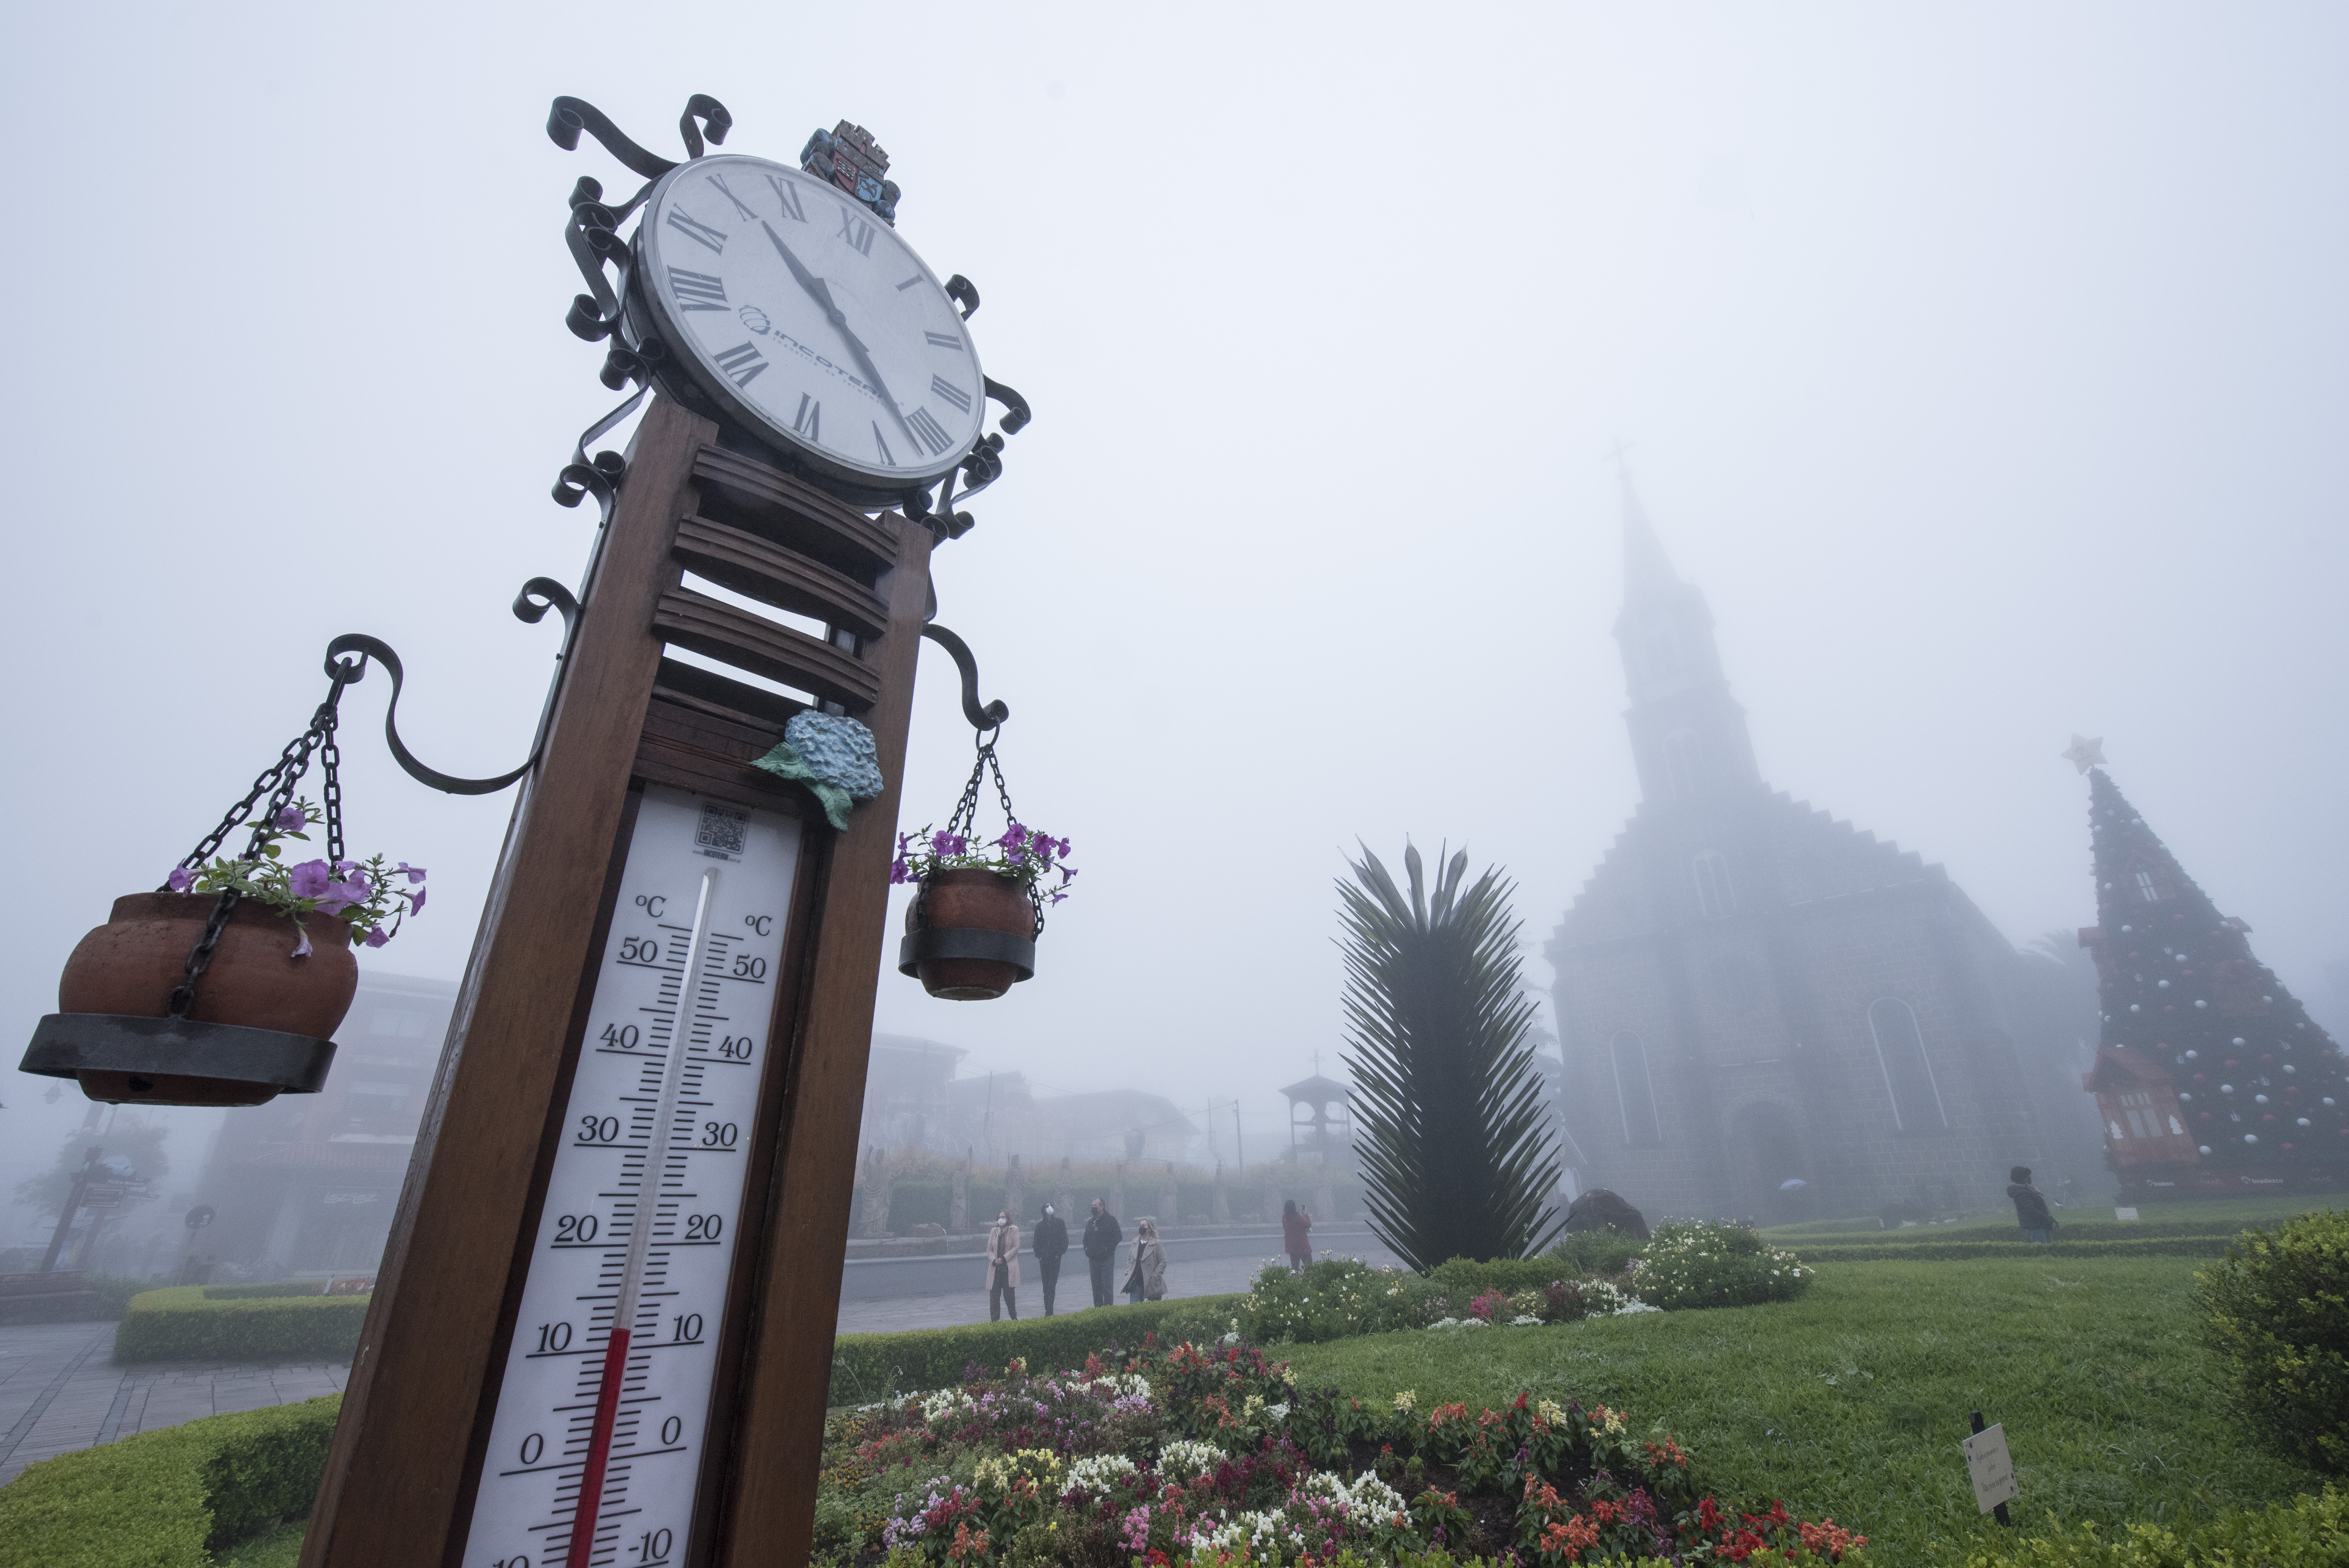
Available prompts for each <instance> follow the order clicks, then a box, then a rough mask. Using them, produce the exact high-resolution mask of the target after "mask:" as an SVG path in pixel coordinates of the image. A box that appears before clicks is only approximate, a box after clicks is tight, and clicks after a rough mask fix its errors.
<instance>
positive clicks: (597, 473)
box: [546, 93, 734, 521]
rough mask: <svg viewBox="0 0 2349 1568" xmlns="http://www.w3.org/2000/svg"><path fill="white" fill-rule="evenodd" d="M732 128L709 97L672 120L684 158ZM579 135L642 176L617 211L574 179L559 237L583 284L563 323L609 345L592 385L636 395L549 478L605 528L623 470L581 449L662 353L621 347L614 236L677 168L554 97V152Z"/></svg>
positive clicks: (624, 269)
mask: <svg viewBox="0 0 2349 1568" xmlns="http://www.w3.org/2000/svg"><path fill="white" fill-rule="evenodd" d="M733 127H734V117H733V115H732V114H730V113H729V112H728V110H727V108H726V106H725V105H724V104H722V103H719V101H718V100H717V99H716V98H711V97H710V96H709V94H707V93H695V94H694V95H693V96H692V97H691V98H688V99H687V100H686V104H685V113H684V114H683V115H681V116H679V117H678V135H679V137H681V138H682V139H684V142H685V148H686V154H687V156H688V159H694V158H699V157H700V156H701V155H702V153H703V151H704V150H705V148H704V140H703V139H704V136H705V134H706V135H707V138H708V139H709V142H713V143H722V142H723V141H725V139H726V133H727V132H728V131H730V130H731V129H733ZM582 131H585V132H586V133H587V134H588V135H590V136H593V137H594V138H595V139H596V140H597V141H599V142H601V143H602V144H603V146H604V150H605V151H607V152H609V153H610V154H611V155H612V156H613V157H615V158H616V159H618V160H620V161H621V162H622V163H623V164H625V165H626V166H627V167H628V168H629V169H631V170H635V171H636V173H638V174H641V175H643V176H644V177H645V184H644V186H643V188H642V189H640V190H639V191H637V192H636V194H635V195H634V196H631V197H630V198H628V200H627V201H624V202H622V203H621V204H620V205H618V206H616V207H615V206H612V205H610V204H609V203H607V202H606V201H605V200H604V187H603V184H602V183H601V182H600V181H596V180H594V179H592V178H590V177H588V176H586V175H582V176H580V178H579V181H578V182H577V183H576V184H574V185H573V186H572V188H571V202H570V217H569V218H568V219H567V220H566V221H565V222H564V231H563V240H564V245H565V246H566V247H567V248H568V249H569V250H570V252H571V259H572V261H573V262H574V263H576V265H577V266H578V268H579V275H580V277H581V278H582V279H584V280H585V282H586V284H587V292H586V293H585V294H578V295H575V296H574V297H573V299H572V301H571V309H570V311H569V312H568V313H567V314H566V315H564V318H563V324H564V325H565V326H567V327H569V328H570V329H571V331H572V333H573V334H574V335H576V336H578V337H580V338H582V339H584V340H585V341H586V342H589V343H601V342H604V341H605V339H607V338H608V339H611V340H612V346H611V347H610V348H609V349H608V350H606V351H605V355H604V363H603V366H602V367H601V368H600V369H599V370H598V371H597V373H596V378H597V379H598V380H600V381H602V382H603V383H604V385H605V386H606V387H610V388H611V389H612V390H613V391H615V392H618V391H621V390H624V389H625V388H626V387H627V386H628V385H629V383H631V382H634V383H635V384H636V391H635V392H633V393H632V394H630V396H629V397H628V399H627V401H626V402H625V403H622V404H621V405H620V406H619V407H617V408H615V409H614V410H612V412H611V413H609V414H607V415H605V417H604V418H601V419H599V420H597V421H596V422H595V424H593V425H591V426H589V427H588V428H587V430H586V432H585V434H583V435H582V436H581V437H580V438H579V441H578V444H577V445H576V446H575V447H574V449H572V453H571V461H570V462H568V463H567V464H565V465H564V469H563V471H562V472H561V473H560V474H559V475H557V476H556V478H555V481H554V499H555V500H557V501H558V502H560V503H561V504H562V505H564V506H577V505H578V504H579V503H580V502H581V501H582V500H585V499H586V498H587V497H588V496H591V495H592V496H594V497H595V499H596V500H597V502H598V503H599V505H600V506H601V508H602V510H603V511H604V513H605V521H610V513H611V503H612V497H613V495H614V493H615V492H616V490H617V488H618V485H619V482H620V480H621V478H622V477H623V476H624V475H625V474H626V471H627V463H626V459H623V458H622V457H621V456H620V454H619V453H617V452H611V451H605V452H598V453H596V454H595V456H594V457H592V458H591V457H589V456H588V455H587V449H588V448H589V446H591V445H592V444H594V443H595V441H597V440H599V439H601V438H603V437H604V436H605V434H606V433H607V432H609V431H610V430H611V429H612V428H614V427H616V425H618V424H619V422H620V421H621V420H623V419H625V418H627V417H628V416H629V415H630V414H633V413H635V412H636V407H637V406H638V405H639V404H641V403H642V402H643V401H644V399H645V394H646V393H647V391H649V390H650V389H651V387H652V381H653V368H654V366H656V365H657V363H658V362H659V359H660V354H661V349H660V345H659V343H658V342H657V341H655V340H647V341H646V342H644V343H642V344H638V345H636V346H629V345H627V344H626V343H624V342H622V341H620V315H621V310H622V302H623V301H625V300H626V298H627V294H628V267H629V253H628V242H626V240H624V239H622V238H621V237H620V225H621V224H622V223H625V222H627V221H628V218H629V217H630V215H631V214H633V213H634V212H635V211H636V209H637V208H638V207H640V206H642V205H643V204H644V201H645V199H646V198H647V197H648V196H650V195H651V194H652V188H653V182H654V181H657V180H658V179H659V178H660V177H661V176H662V175H664V174H667V172H668V171H669V170H672V169H675V168H677V167H678V165H677V164H676V163H675V162H673V161H671V160H668V159H666V158H661V157H658V156H657V155H656V154H653V153H650V152H647V151H646V150H644V149H643V148H641V147H638V146H637V145H636V143H635V142H634V141H632V140H630V139H628V137H627V136H626V134H625V133H624V132H622V131H621V129H619V127H617V126H616V125H614V124H613V123H612V121H611V119H609V118H608V117H607V116H605V113H604V111H603V110H601V109H599V108H596V107H595V105H594V104H591V103H589V102H587V101H586V100H585V98H556V99H555V100H554V108H553V109H552V110H551V111H549V113H548V115H547V120H546V134H547V135H548V136H549V137H551V138H553V139H554V144H555V145H556V146H557V147H560V148H562V149H563V150H564V151H566V152H570V151H576V150H578V147H579V136H580V133H581V132H582ZM606 267H611V268H616V269H617V276H616V277H614V276H610V275H607V274H606V273H605V268H606Z"/></svg>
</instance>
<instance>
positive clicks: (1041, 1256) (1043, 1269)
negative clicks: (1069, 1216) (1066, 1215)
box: [1028, 1203, 1069, 1317]
mask: <svg viewBox="0 0 2349 1568" xmlns="http://www.w3.org/2000/svg"><path fill="white" fill-rule="evenodd" d="M1028 1244H1029V1246H1030V1248H1031V1249H1032V1250H1033V1251H1034V1252H1035V1253H1036V1273H1037V1274H1039V1275H1040V1276H1041V1277H1042V1279H1043V1281H1044V1315H1045V1316H1047V1317H1050V1316H1051V1315H1052V1292H1053V1291H1054V1290H1055V1289H1056V1288H1057V1287H1058V1286H1059V1285H1060V1283H1061V1256H1062V1254H1064V1253H1067V1252H1068V1250H1069V1222H1068V1221H1066V1220H1063V1219H1062V1218H1061V1216H1060V1215H1058V1214H1056V1213H1054V1212H1052V1205H1051V1204H1050V1203H1047V1204H1045V1205H1044V1217H1043V1218H1042V1219H1040V1220H1039V1221H1037V1222H1036V1234H1035V1236H1034V1237H1033V1238H1032V1239H1031V1240H1030V1242H1029V1243H1028Z"/></svg>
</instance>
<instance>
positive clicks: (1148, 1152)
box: [857, 1035, 1203, 1163]
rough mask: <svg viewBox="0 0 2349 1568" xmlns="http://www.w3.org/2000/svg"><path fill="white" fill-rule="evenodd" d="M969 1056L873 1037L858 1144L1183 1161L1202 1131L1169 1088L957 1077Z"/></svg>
mask: <svg viewBox="0 0 2349 1568" xmlns="http://www.w3.org/2000/svg"><path fill="white" fill-rule="evenodd" d="M968 1054H969V1053H968V1052H967V1051H965V1050H963V1049H962V1048H961V1047H957V1046H947V1045H941V1044H939V1043H938V1042H937V1041H936V1040H925V1039H920V1038H917V1037H915V1036H912V1035H875V1036H874V1037H873V1054H872V1056H871V1057H870V1058H869V1059H868V1061H867V1063H866V1066H865V1070H864V1121H863V1124H862V1126H861V1128H860V1129H859V1136H858V1139H857V1142H858V1144H859V1145H860V1146H861V1147H863V1148H864V1149H868V1150H870V1149H880V1150H886V1151H888V1152H889V1153H891V1154H900V1153H912V1152H917V1151H918V1152H923V1153H928V1154H936V1155H939V1156H942V1157H944V1158H947V1159H960V1158H962V1157H963V1156H964V1155H965V1154H971V1155H975V1156H976V1157H978V1159H979V1160H980V1161H982V1162H987V1163H993V1162H996V1161H1001V1160H1003V1159H1005V1158H1006V1157H1008V1156H1009V1155H1013V1154H1017V1155H1019V1157H1020V1159H1022V1160H1024V1161H1029V1162H1030V1163H1033V1162H1035V1161H1057V1160H1062V1159H1071V1160H1143V1159H1148V1160H1183V1159H1187V1158H1189V1157H1190V1155H1191V1154H1192V1152H1194V1145H1195V1144H1196V1143H1199V1142H1200V1141H1201V1140H1202V1137H1203V1135H1202V1132H1201V1130H1200V1129H1199V1128H1198V1127H1197V1126H1196V1125H1195V1123H1193V1121H1192V1120H1191V1119H1190V1118H1189V1117H1187V1116H1185V1115H1184V1114H1183V1112H1182V1111H1181V1110H1179V1109H1176V1108H1175V1105H1174V1101H1172V1100H1170V1099H1166V1098H1165V1097H1164V1096H1163V1095H1155V1094H1145V1093H1143V1092H1142V1091H1141V1090H1139V1089H1102V1090H1098V1091H1095V1092H1092V1093H1084V1094H1046V1095H1039V1094H1037V1093H1036V1090H1035V1086H1034V1085H1032V1084H1030V1082H1029V1081H1028V1077H1027V1075H1026V1074H1025V1073H1017V1072H990V1073H974V1074H972V1075H971V1076H970V1077H968V1078H957V1077H956V1076H955V1074H956V1071H957V1068H958V1067H959V1066H960V1064H961V1062H962V1059H963V1057H966V1056H968Z"/></svg>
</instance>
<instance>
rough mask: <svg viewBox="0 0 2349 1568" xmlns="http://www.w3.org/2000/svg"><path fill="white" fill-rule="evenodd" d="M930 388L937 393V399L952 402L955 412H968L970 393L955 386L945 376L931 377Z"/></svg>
mask: <svg viewBox="0 0 2349 1568" xmlns="http://www.w3.org/2000/svg"><path fill="white" fill-rule="evenodd" d="M930 390H931V391H933V392H935V393H936V394H937V395H938V401H940V402H942V403H951V404H953V405H954V410H955V412H956V413H957V414H968V413H969V412H970V394H969V393H968V392H966V391H964V390H963V389H962V388H961V387H957V386H956V385H955V384H954V383H953V382H951V381H949V380H947V378H946V377H943V376H933V377H930Z"/></svg>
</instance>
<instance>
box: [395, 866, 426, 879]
mask: <svg viewBox="0 0 2349 1568" xmlns="http://www.w3.org/2000/svg"><path fill="white" fill-rule="evenodd" d="M398 872H407V873H408V880H409V882H410V883H411V884H413V883H416V882H422V881H423V880H424V868H423V867H422V866H411V865H409V863H408V862H407V861H400V862H399V864H398V867H397V868H395V871H394V874H395V875H397V874H398Z"/></svg>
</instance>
